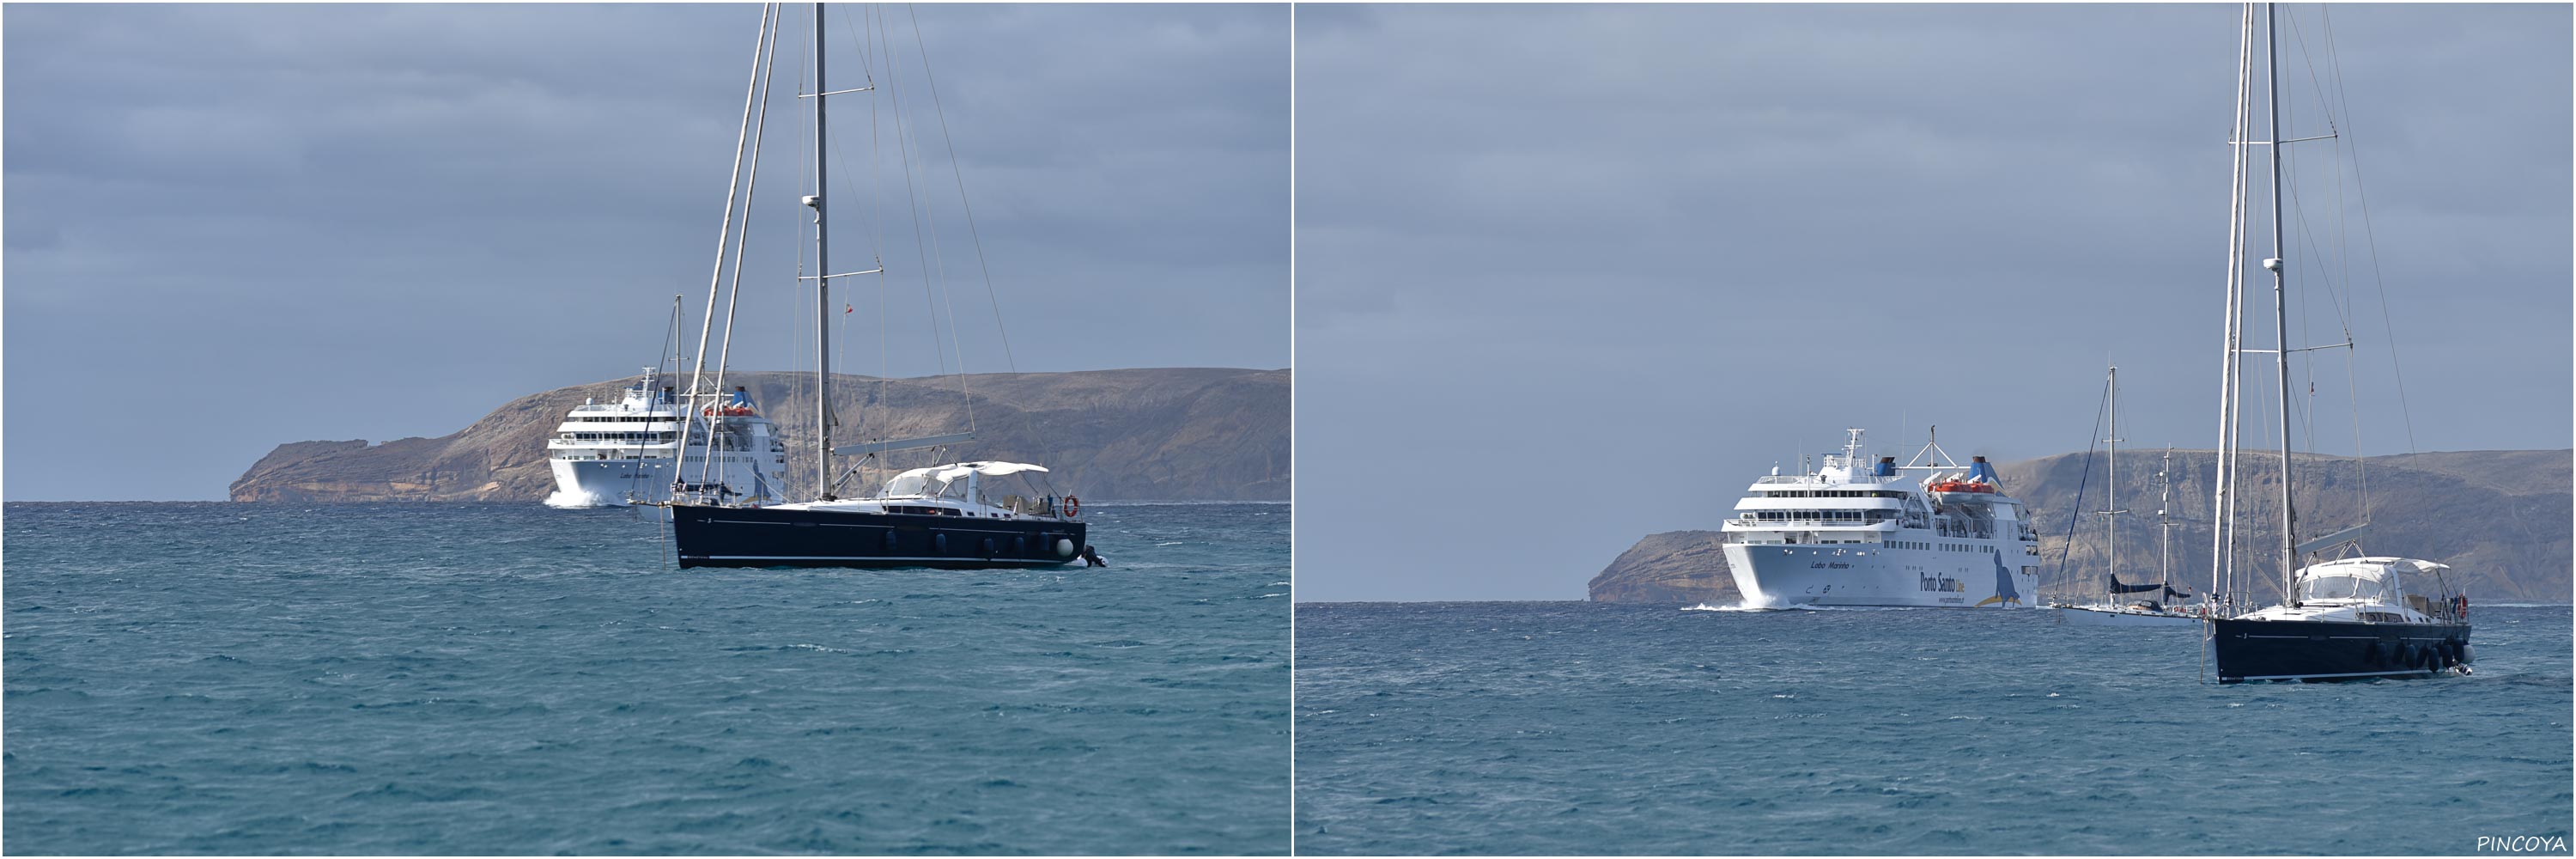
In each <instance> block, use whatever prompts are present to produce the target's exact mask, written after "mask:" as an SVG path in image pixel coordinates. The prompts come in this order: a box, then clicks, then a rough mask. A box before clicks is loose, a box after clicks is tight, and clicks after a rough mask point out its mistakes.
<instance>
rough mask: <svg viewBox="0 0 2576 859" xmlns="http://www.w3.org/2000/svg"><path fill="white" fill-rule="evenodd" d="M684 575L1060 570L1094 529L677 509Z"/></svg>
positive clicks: (674, 523)
mask: <svg viewBox="0 0 2576 859" xmlns="http://www.w3.org/2000/svg"><path fill="white" fill-rule="evenodd" d="M670 509H671V531H672V538H673V541H674V542H676V543H677V544H678V547H679V555H680V566H682V567H933V568H939V569H993V568H1005V567H1056V566H1063V565H1064V564H1067V563H1070V562H1072V561H1073V560H1074V559H1076V558H1078V557H1080V553H1081V551H1082V546H1083V541H1084V539H1086V538H1087V537H1088V536H1089V534H1090V528H1089V527H1088V526H1087V525H1085V524H1083V523H1081V522H1071V521H1066V520H1061V519H978V518H971V517H962V516H925V515H917V514H909V513H848V512H835V511H817V510H780V509H776V508H763V507H708V506H701V505H692V504H673V505H671V508H670Z"/></svg>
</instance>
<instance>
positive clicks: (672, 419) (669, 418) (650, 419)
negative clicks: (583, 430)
mask: <svg viewBox="0 0 2576 859" xmlns="http://www.w3.org/2000/svg"><path fill="white" fill-rule="evenodd" d="M565 420H567V421H568V422H571V423H594V424H598V423H662V424H668V423H678V422H679V421H680V418H679V416H677V415H663V416H660V417H655V416H651V415H645V416H641V417H636V416H620V417H605V418H586V417H579V416H575V417H571V418H566V419H565Z"/></svg>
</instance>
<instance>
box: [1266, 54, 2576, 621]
mask: <svg viewBox="0 0 2576 859" xmlns="http://www.w3.org/2000/svg"><path fill="white" fill-rule="evenodd" d="M2283 10H2284V14H2285V15H2286V16H2288V17H2287V19H2286V21H2285V23H2284V25H2283V30H2284V37H2285V38H2284V41H2285V48H2284V57H2285V60H2288V61H2289V62H2291V63H2295V64H2296V65H2294V66H2292V67H2291V68H2289V69H2287V70H2286V74H2285V83H2284V88H2285V90H2286V91H2288V95H2286V96H2285V97H2284V99H2283V106H2284V108H2285V110H2287V111H2288V118H2287V125H2288V129H2289V131H2290V132H2291V133H2290V134H2288V135H2287V136H2305V135H2308V134H2316V133H2322V132H2324V131H2325V130H2326V127H2325V126H2326V123H2325V121H2324V120H2325V117H2324V115H2323V113H2322V112H2321V111H2319V110H2318V109H2316V105H2317V104H2318V100H2317V98H2315V97H2314V96H2313V95H2312V94H2313V93H2317V92H2321V91H2322V90H2321V89H2319V88H2318V86H2317V85H2316V84H2314V83H2312V82H2311V78H2310V77H2309V76H2308V74H2307V71H2306V70H2307V68H2308V67H2309V65H2310V64H2313V65H2314V66H2315V67H2317V68H2319V69H2332V68H2334V67H2336V66H2337V65H2338V64H2339V66H2340V69H2341V71H2342V73H2343V74H2342V80H2343V94H2344V97H2345V98H2346V99H2348V102H2349V110H2348V113H2347V115H2342V116H2340V117H2339V118H2340V119H2341V122H2340V124H2339V126H2338V127H2339V129H2340V130H2342V131H2343V132H2345V133H2346V136H2345V137H2344V138H2343V139H2342V140H2341V142H2343V143H2346V144H2350V146H2349V147H2348V148H2345V149H2341V150H2338V149H2337V148H2336V147H2335V145H2334V143H2331V142H2328V143H2311V144H2298V145H2294V146H2293V147H2291V153H2292V157H2294V158H2295V159H2297V161H2298V164H2297V167H2298V168H2299V170H2300V175H2301V177H2302V178H2303V180H2305V181H2302V182H2301V183H2300V186H2301V187H2302V188H2303V189H2304V190H2303V191H2302V196H2301V197H2300V198H2299V199H2298V201H2297V202H2298V203H2299V208H2300V209H2301V210H2302V211H2303V212H2304V215H2305V220H2304V221H2303V222H2302V223H2305V224H2306V225H2307V227H2308V231H2309V232H2310V233H2312V234H2313V235H2315V236H2316V237H2317V242H2318V243H2319V246H2320V247H2321V248H2322V249H2323V253H2321V254H2310V253H2309V252H2308V251H2307V250H2304V249H2302V250H2300V251H2296V252H2294V253H2292V254H2291V259H2292V260H2293V262H2294V267H2293V269H2292V271H2293V272H2294V274H2296V275H2298V276H2300V277H2301V278H2302V279H2301V280H2300V281H2298V282H2296V283H2294V284H2293V289H2294V293H2293V295H2294V298H2297V299H2298V301H2299V303H2297V304H2295V306H2294V309H2293V311H2292V314H2293V317H2292V328H2293V333H2292V340H2293V341H2294V343H2295V344H2314V343H2323V342H2329V341H2336V340H2339V338H2340V335H2339V333H2338V332H2339V331H2340V328H2341V325H2340V324H2339V323H2338V321H2337V319H2338V314H2336V313H2335V312H2334V310H2333V304H2332V303H2331V302H2329V301H2327V299H2326V296H2327V295H2328V294H2329V293H2328V292H2327V291H2325V290H2322V289H2317V288H2315V287H2317V286H2319V285H2321V282H2320V281H2319V280H2316V279H2315V278H2318V277H2320V276H2321V275H2332V276H2333V277H2335V278H2338V279H2339V278H2341V277H2342V276H2343V273H2344V272H2347V271H2349V272H2351V273H2352V275H2353V280H2352V283H2353V284H2355V285H2356V287H2357V288H2354V289H2351V290H2348V291H2347V292H2345V293H2343V295H2344V298H2345V300H2346V301H2349V302H2351V303H2352V304H2354V305H2356V306H2357V307H2358V308H2359V310H2358V312H2356V313H2353V314H2352V316H2353V318H2354V323H2355V324H2354V329H2355V330H2354V336H2355V337H2356V338H2357V340H2358V342H2359V343H2360V344H2361V350H2360V352H2359V353H2358V355H2359V359H2360V362H2361V363H2360V372H2358V373H2353V374H2348V373H2346V372H2345V370H2344V359H2343V358H2342V357H2341V355H2340V353H2314V357H2316V359H2317V364H2318V368H2319V369H2318V375H2317V376H2316V381H2317V383H2318V387H2319V388H2320V390H2321V394H2320V397H2319V399H2318V400H2317V401H2315V403H2314V404H2313V408H2314V409H2315V411H2316V412H2317V413H2318V414H2321V415H2323V416H2325V419H2324V420H2321V421H2318V422H2316V424H2315V429H2314V435H2315V438H2316V440H2317V445H2316V449H2319V450H2323V451H2326V452H2330V453H2350V452H2352V451H2353V449H2354V446H2353V442H2352V426H2351V425H2352V421H2350V420H2349V419H2348V418H2347V417H2346V416H2348V415H2349V414H2351V413H2352V412H2353V410H2354V405H2355V403H2354V399H2355V398H2352V397H2347V396H2345V395H2343V394H2342V393H2341V392H2342V391H2344V390H2346V389H2347V388H2348V386H2349V384H2350V383H2349V382H2348V381H2347V380H2348V379H2355V378H2357V381H2358V389H2359V396H2358V398H2357V399H2358V406H2359V410H2360V412H2361V413H2362V415H2363V421H2362V438H2363V449H2365V450H2366V451H2368V452H2370V453H2374V454H2381V453H2402V452H2404V451H2406V450H2407V449H2408V447H2409V426H2408V425H2409V421H2407V420H2406V419H2405V417H2406V416H2411V418H2412V420H2411V433H2412V444H2413V446H2414V447H2415V448H2417V449H2422V450H2473V449H2492V448H2563V447H2567V446H2568V445H2569V436H2570V427H2569V414H2570V407H2571V404H2570V399H2569V391H2570V389H2571V380H2570V373H2569V368H2570V362H2571V350H2570V345H2569V332H2570V302H2569V296H2570V282H2571V273H2570V266H2569V259H2570V246H2569V235H2570V229H2571V225H2570V220H2569V212H2570V197H2569V190H2570V183H2569V168H2570V144H2569V127H2570V115H2569V103H2570V89H2569V77H2570V71H2569V70H2570V67H2571V66H2570V57H2569V23H2570V21H2569V10H2568V7H2566V6H2564V5H2520V6H2465V5H2444V6H2391V5H2359V6H2343V7H2332V8H2331V9H2330V10H2328V11H2330V12H2331V15H2332V20H2331V26H2332V31H2333V40H2332V51H2331V52H2329V50H2328V40H2327V39H2326V27H2327V25H2328V21H2327V20H2326V18H2325V17H2324V16H2323V15H2322V14H2321V13H2320V9H2319V7H2316V6H2313V5H2301V6H2285V7H2283ZM2237 14H2238V7H2236V6H2232V5H2184V4H2175V5H2090V6H2053V5H1996V6H1944V5H1904V6H1864V5H1836V6H1765V5H1714V6H1665V5H1657V6H1553V5H1550V6H1536V5H1533V6H1451V5H1424V6H1305V7H1300V8H1299V9H1298V13H1297V17H1298V21H1297V27H1298V31H1297V37H1298V47H1297V63H1298V73H1297V86H1298V116H1297V135H1298V150H1297V179H1298V182H1297V192H1296V193H1297V200H1298V219H1299V223H1298V247H1297V262H1298V292H1297V299H1296V300H1297V329H1296V330H1297V335H1296V336H1297V363H1298V367H1297V369H1298V380H1297V381H1298V401H1297V407H1298V411H1297V453H1298V459H1299V461H1298V474H1297V477H1298V485H1299V490H1300V491H1299V499H1298V500H1299V501H1300V502H1301V503H1300V509H1299V510H1298V529H1299V533H1298V538H1299V539H1298V558H1297V560H1298V578H1297V588H1298V598H1299V599H1301V600H1309V601H1338V600H1378V599H1581V598H1583V596H1584V583H1585V581H1586V580H1587V579H1589V578H1590V577H1591V576H1592V575H1593V574H1594V573H1596V572H1598V571H1599V570H1600V569H1601V568H1602V566H1603V565H1605V564H1607V563H1608V562H1609V561H1610V559H1611V558H1613V557H1615V556H1616V555H1617V554H1618V553H1619V552H1620V551H1621V550H1623V549H1625V548H1627V547H1628V546H1629V545H1630V544H1631V543H1632V542H1634V541H1635V540H1636V539H1637V538H1638V537H1640V536H1642V535H1645V534H1648V533H1652V532H1657V531H1666V530H1675V529H1684V528H1714V527H1715V524H1716V522H1717V521H1718V520H1719V519H1720V518H1722V516H1723V514H1724V511H1726V510H1727V509H1728V508H1729V507H1730V506H1731V505H1732V504H1733V503H1734V501H1735V500H1736V498H1737V497H1739V496H1740V495H1741V493H1742V492H1743V490H1744V488H1745V486H1746V484H1749V483H1750V482H1751V481H1752V479H1753V477H1755V476H1756V475H1758V474H1760V473H1762V472H1764V471H1765V470H1767V469H1768V468H1769V467H1771V466H1772V465H1773V464H1775V463H1783V464H1786V466H1787V467H1789V468H1792V469H1794V468H1795V467H1796V465H1797V456H1798V454H1799V453H1800V452H1801V451H1808V452H1814V451H1819V450H1823V449H1825V448H1827V447H1828V446H1829V445H1832V444H1836V443H1838V442H1839V440H1840V439H1841V437H1842V430H1843V429H1844V428H1845V427H1855V426H1856V427H1862V428H1865V429H1868V430H1871V431H1872V432H1871V439H1872V440H1873V443H1874V444H1873V447H1875V448H1877V449H1879V450H1880V451H1881V452H1887V453H1894V452H1896V450H1895V448H1896V447H1897V442H1898V440H1899V439H1900V438H1901V439H1903V440H1905V441H1906V442H1909V443H1911V444H1919V443H1920V442H1921V441H1922V439H1923V437H1924V433H1925V432H1926V428H1927V427H1929V426H1933V425H1937V426H1939V428H1940V437H1941V440H1942V442H1943V445H1944V446H1945V447H1946V448H1948V449H1949V450H1950V451H1952V452H1953V453H1956V454H1959V455H1961V456H1963V457H1964V456H1966V455H1969V454H1972V453H1974V454H1988V455H1991V456H1994V457H1996V458H1997V459H1999V460H2013V459H2021V458H2027V457H2033V456H2041V455H2047V454H2054V453H2063V452H2068V451H2081V450H2083V449H2084V448H2085V446H2086V441H2087V437H2088V436H2089V435H2090V430H2091V429H2092V424H2093V416H2094V411H2095V408H2096V405H2097V403H2098V402H2099V392H2100V389H2101V378H2102V373H2103V367H2104V365H2105V363H2107V362H2110V361H2117V362H2118V363H2119V364H2120V365H2121V381H2122V393H2123V408H2122V412H2121V414H2122V419H2123V420H2122V423H2123V435H2124V436H2125V437H2126V438H2128V439H2129V440H2130V442H2129V443H2130V444H2131V445H2134V446H2138V447H2148V446H2161V445H2165V444H2173V445H2177V446H2183V447H2208V446H2210V445H2211V444H2212V440H2213V439H2214V437H2215V434H2216V424H2217V417H2216V400H2217V394H2216V385H2217V377H2218V340H2219V319H2220V295H2221V283H2222V277H2223V274H2224V270H2225V265H2224V262H2225V257H2224V253H2225V244H2226V231H2225V230H2226V227H2225V209H2226V203H2227V182H2228V160H2227V159H2228V156H2227V148H2226V146H2225V145H2224V142H2225V140H2226V136H2227V131H2228V127H2229V115H2230V111H2231V110H2232V89H2233V84H2234V71H2233V70H2234V59H2235V50H2236V31H2237ZM2293 27H2295V28H2297V29H2296V30H2293ZM2338 157H2340V158H2344V159H2347V161H2346V163H2347V164H2349V163H2350V159H2356V158H2357V159H2358V163H2359V164H2360V166H2361V168H2362V173H2361V175H2362V178H2363V180H2365V183H2364V185H2363V186H2361V188H2362V189H2366V190H2367V193H2368V200H2369V213H2370V216H2371V226H2372V228H2373V232H2375V235H2376V244H2375V248H2376V250H2375V254H2376V259H2377V261H2378V263H2379V266H2378V271H2379V273H2380V276H2381V277H2383V278H2384V280H2385V284H2386V290H2385V294H2386V307H2387V309H2388V311H2389V312H2388V314H2387V316H2388V317H2393V319H2394V322H2395V324H2394V325H2389V324H2388V323H2387V322H2386V321H2385V320H2384V319H2383V316H2382V314H2381V313H2380V312H2379V298H2378V296H2379V291H2378V290H2377V289H2376V288H2375V286H2373V284H2375V283H2377V281H2376V280H2373V279H2372V278H2371V276H2370V275H2369V273H2368V272H2369V268H2368V267H2367V266H2366V265H2364V264H2363V263H2364V262H2365V261H2366V260H2367V259H2368V258H2370V257H2371V254H2372V251H2371V247H2372V246H2371V245H2370V244H2368V243H2365V242H2364V241H2363V237H2364V231H2363V229H2362V224H2361V220H2360V213H2361V207H2360V206H2359V196H2358V191H2359V190H2360V189H2356V188H2354V187H2351V186H2349V185H2348V184H2347V185H2346V186H2344V187H2343V188H2342V189H2341V193H2342V194H2343V197H2342V198H2341V201H2342V202H2341V204H2340V205H2339V204H2338V202H2337V197H2336V196H2335V194H2336V192H2337V186H2336V185H2335V184H2334V183H2333V182H2331V181H2329V180H2328V179H2327V175H2328V168H2331V167H2333V166H2335V164H2334V161H2335V159H2337V158H2338ZM2339 222H2340V224H2341V225H2343V226H2344V227H2347V229H2344V230H2342V231H2340V232H2339V231H2338V230H2337V227H2338V223H2339ZM2335 235H2349V236H2350V238H2349V240H2348V241H2346V242H2344V243H2342V244H2337V243H2336V241H2335V239H2334V238H2333V236H2335ZM2265 300H2266V301H2268V299H2265ZM2254 324H2255V325H2258V326H2261V327H2263V328H2264V329H2265V330H2266V331H2268V327H2269V325H2270V322H2269V316H2268V313H2266V314H2258V315H2257V316H2256V318H2255V320H2254ZM2392 335H2393V343H2394V345H2395V347H2396V354H2397V356H2398V357H2399V358H2401V359H2402V367H2403V369H2404V379H2405V394H2406V397H2405V401H2406V405H2407V406H2409V407H2410V408H2408V409H2404V410H2401V409H2400V408H2399V397H2398V396H2397V391H2396V385H2395V384H2394V382H2393V379H2394V377H2395V374H2394V373H2392V372H2391V370H2390V363H2389V362H2390V351H2389V349H2390V346H2391V343H2392ZM2268 340H2269V337H2268V333H2267V334H2266V335H2264V336H2263V337H2262V338H2260V339H2258V340H2257V341H2255V342H2254V343H2253V344H2252V345H2265V344H2267V343H2268ZM2302 366H2303V370H2304V363H2303V365H2302ZM2306 378H2307V377H2306V376H2304V375H2303V376H2302V378H2301V381H2302V382H2304V381H2306ZM2258 390H2259V388H2258ZM2302 405H2303V407H2306V406H2307V405H2308V404H2302ZM2248 408H2249V409H2257V408H2261V407H2259V406H2249V407H2248ZM2251 432H2253V430H2249V433H2251ZM2305 433H2306V430H2305V429H2304V428H2303V429H2302V435H2303V436H2304V435H2305ZM2303 447H2304V445H2303Z"/></svg>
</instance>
